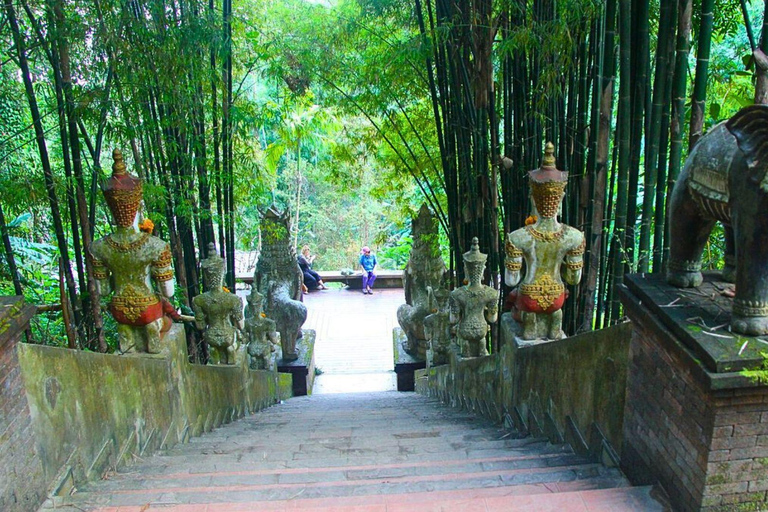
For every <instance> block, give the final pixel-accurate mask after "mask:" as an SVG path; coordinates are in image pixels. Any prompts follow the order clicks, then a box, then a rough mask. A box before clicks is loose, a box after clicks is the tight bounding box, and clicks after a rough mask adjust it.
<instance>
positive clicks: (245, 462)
mask: <svg viewBox="0 0 768 512" xmlns="http://www.w3.org/2000/svg"><path fill="white" fill-rule="evenodd" d="M564 453H571V450H570V448H569V447H568V446H565V445H551V444H545V443H543V442H539V443H534V444H532V445H531V446H530V447H528V448H518V449H514V450H510V449H498V450H462V451H444V452H437V453H420V454H407V453H399V454H376V453H370V454H367V453H350V454H347V455H344V456H341V455H336V456H332V455H331V454H326V455H324V456H323V457H318V456H316V455H313V454H303V453H301V452H297V453H295V454H293V457H294V458H288V459H285V458H276V457H275V455H274V454H273V453H270V452H257V453H253V452H251V453H239V454H237V453H233V454H226V455H216V454H211V455H206V456H201V455H200V454H176V455H172V456H167V455H156V456H154V457H152V458H150V459H149V460H148V461H145V462H143V463H140V464H138V465H133V466H130V467H129V468H128V469H126V470H125V471H126V472H127V473H129V474H133V473H135V472H142V473H145V474H161V473H163V472H165V471H166V470H167V469H168V468H174V471H175V472H185V473H201V472H206V473H207V472H218V471H222V468H224V469H231V470H237V471H249V470H250V471H252V470H280V469H283V468H321V467H346V466H350V465H354V466H361V465H375V464H378V465H386V464H401V463H406V462H447V463H450V462H452V461H455V460H461V461H468V460H476V459H489V458H502V459H506V458H509V457H521V456H539V455H549V454H564Z"/></svg>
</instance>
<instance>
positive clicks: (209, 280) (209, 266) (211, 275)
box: [200, 242, 224, 291]
mask: <svg viewBox="0 0 768 512" xmlns="http://www.w3.org/2000/svg"><path fill="white" fill-rule="evenodd" d="M200 267H201V268H202V271H203V288H205V290H206V291H211V290H216V289H218V290H221V287H222V285H223V284H224V258H222V257H220V256H219V255H218V254H216V246H214V245H213V242H211V243H209V244H208V257H207V258H205V259H204V260H203V261H202V262H201V263H200Z"/></svg>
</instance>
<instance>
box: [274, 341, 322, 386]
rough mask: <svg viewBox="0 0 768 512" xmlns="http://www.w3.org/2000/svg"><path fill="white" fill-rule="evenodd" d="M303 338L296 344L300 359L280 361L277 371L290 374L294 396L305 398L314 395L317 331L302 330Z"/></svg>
mask: <svg viewBox="0 0 768 512" xmlns="http://www.w3.org/2000/svg"><path fill="white" fill-rule="evenodd" d="M302 332H303V333H304V334H303V336H302V337H301V338H300V339H299V340H298V341H297V342H296V350H297V351H298V352H299V358H298V359H296V360H295V361H284V360H282V359H278V360H277V362H276V365H277V371H278V372H280V373H290V374H291V375H292V376H293V396H304V395H307V394H310V393H312V384H314V382H315V331H314V330H312V329H302Z"/></svg>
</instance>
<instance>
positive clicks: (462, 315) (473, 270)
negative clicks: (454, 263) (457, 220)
mask: <svg viewBox="0 0 768 512" xmlns="http://www.w3.org/2000/svg"><path fill="white" fill-rule="evenodd" d="M486 259H488V255H486V254H483V253H481V252H480V249H479V247H478V241H477V237H475V238H473V239H472V248H471V249H470V250H469V251H467V252H465V253H464V273H465V274H466V275H467V278H468V280H469V283H468V284H466V285H464V286H462V287H461V288H457V289H456V290H453V291H452V292H451V295H450V299H449V302H450V309H451V315H450V322H451V324H457V325H456V341H457V342H458V345H459V351H460V354H461V356H462V357H479V356H487V355H488V349H487V348H486V347H485V335H486V334H487V333H488V329H489V327H488V324H489V323H493V322H495V321H496V318H497V316H498V314H499V304H498V303H499V292H498V290H496V289H495V288H492V287H490V286H486V285H484V284H482V282H481V281H482V278H483V272H484V271H485V260H486Z"/></svg>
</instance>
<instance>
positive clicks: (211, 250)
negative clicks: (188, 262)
mask: <svg viewBox="0 0 768 512" xmlns="http://www.w3.org/2000/svg"><path fill="white" fill-rule="evenodd" d="M206 254H207V256H208V257H209V258H210V257H211V256H216V244H214V243H213V242H208V250H207V251H206Z"/></svg>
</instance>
